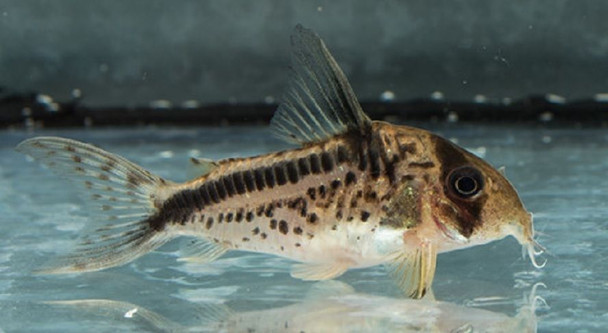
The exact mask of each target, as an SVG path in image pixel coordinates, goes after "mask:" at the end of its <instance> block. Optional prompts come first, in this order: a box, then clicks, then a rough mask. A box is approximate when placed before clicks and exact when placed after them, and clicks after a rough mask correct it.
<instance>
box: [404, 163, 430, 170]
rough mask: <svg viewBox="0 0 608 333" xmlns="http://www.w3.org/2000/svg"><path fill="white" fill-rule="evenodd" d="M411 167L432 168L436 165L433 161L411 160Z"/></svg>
mask: <svg viewBox="0 0 608 333" xmlns="http://www.w3.org/2000/svg"><path fill="white" fill-rule="evenodd" d="M408 166H409V167H410V168H421V169H430V168H434V167H435V163H433V162H411V163H409V164H408Z"/></svg>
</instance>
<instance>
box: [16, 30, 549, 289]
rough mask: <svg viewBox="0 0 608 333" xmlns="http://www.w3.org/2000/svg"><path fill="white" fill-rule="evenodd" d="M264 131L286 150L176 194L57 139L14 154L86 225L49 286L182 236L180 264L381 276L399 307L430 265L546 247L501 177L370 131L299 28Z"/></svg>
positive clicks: (386, 130)
mask: <svg viewBox="0 0 608 333" xmlns="http://www.w3.org/2000/svg"><path fill="white" fill-rule="evenodd" d="M291 44H292V66H291V75H290V78H289V82H288V85H287V89H286V92H285V95H284V97H283V99H282V101H281V103H280V105H279V107H278V109H277V111H276V112H275V114H274V116H273V118H272V120H271V127H272V129H273V132H274V133H275V134H276V135H277V136H278V137H279V138H281V139H283V140H285V141H286V142H288V143H291V144H294V145H295V147H294V148H292V149H288V150H283V151H279V152H273V153H268V154H262V155H258V156H252V157H236V158H228V159H223V160H219V161H213V160H209V159H196V160H195V161H194V162H195V164H196V165H197V167H198V170H200V176H198V177H196V178H194V179H192V180H190V181H187V182H184V183H175V182H172V181H170V180H167V179H164V178H162V177H160V176H158V175H155V174H153V173H151V172H149V171H147V170H145V169H144V168H142V167H140V166H138V165H136V164H134V163H132V162H130V161H128V160H127V159H125V158H123V157H121V156H118V155H115V154H112V153H110V152H107V151H104V150H102V149H100V148H97V147H95V146H93V145H91V144H87V143H82V142H78V141H75V140H71V139H68V138H59V137H34V138H31V139H27V140H25V141H23V142H22V143H20V144H19V145H18V146H17V147H16V150H17V151H20V152H22V153H25V154H27V155H29V156H31V157H32V158H33V159H35V160H37V161H39V162H41V163H42V164H44V165H46V166H48V168H50V169H51V170H53V171H55V172H56V173H57V174H59V175H61V176H64V177H66V178H68V179H70V180H71V181H72V182H73V183H75V184H76V185H77V186H79V187H80V188H81V189H82V190H84V193H85V194H84V195H83V198H84V199H85V200H87V202H88V206H89V207H90V208H89V209H90V210H91V211H93V212H94V213H96V214H95V215H96V216H95V218H94V219H92V221H91V222H90V223H91V225H92V228H91V231H90V232H87V233H86V234H85V235H84V236H83V238H82V240H81V242H80V244H79V245H78V247H77V248H76V250H75V251H74V253H73V254H70V255H68V256H65V257H62V258H59V259H57V260H55V261H54V262H52V263H51V264H48V265H47V266H46V267H43V268H42V269H41V270H40V271H39V272H40V273H46V274H60V273H81V272H90V271H98V270H102V269H106V268H109V267H114V266H119V265H123V264H125V263H128V262H130V261H133V260H135V259H136V258H138V257H140V256H142V255H144V254H146V253H148V252H150V251H152V250H154V249H156V248H158V247H160V246H161V245H163V244H165V243H167V242H168V241H170V240H172V239H174V238H178V237H186V238H185V239H186V240H187V241H186V242H185V243H186V245H185V246H184V248H183V252H182V257H181V258H180V259H179V260H185V261H194V262H200V263H206V262H211V261H213V260H215V259H217V258H218V257H220V256H222V255H223V254H224V253H226V252H227V251H231V250H240V251H251V252H260V253H267V254H273V255H278V256H281V257H285V258H289V259H292V260H294V261H296V262H297V263H295V264H294V265H293V266H292V270H291V275H292V276H293V277H294V278H298V279H302V280H312V281H316V280H327V279H333V278H336V277H338V276H340V275H342V274H343V273H344V272H346V271H347V270H349V269H357V268H366V267H371V266H376V265H385V266H386V267H387V270H388V271H389V273H390V274H391V275H392V276H393V278H394V280H395V282H396V284H397V285H398V286H399V288H401V290H402V291H403V292H404V294H405V295H407V296H409V297H411V298H422V297H423V296H424V295H425V294H426V293H427V292H428V291H429V290H430V288H431V285H432V281H433V278H434V274H435V268H436V258H437V255H438V254H439V253H443V252H448V251H453V250H458V249H463V248H468V247H472V246H476V245H481V244H485V243H488V242H491V241H494V240H498V239H502V238H504V237H507V236H513V237H515V238H516V240H517V241H518V242H519V243H520V244H521V245H522V247H523V249H524V250H527V252H528V255H529V257H530V259H531V260H532V263H533V264H534V266H536V267H542V264H538V263H537V262H536V260H535V257H536V256H538V255H539V254H540V253H542V251H543V249H542V247H541V246H540V244H538V242H536V241H535V239H534V236H535V234H534V228H533V221H532V214H531V213H529V212H528V211H527V210H526V209H525V207H524V205H523V203H522V201H521V199H520V197H519V195H518V194H517V191H516V190H515V188H514V187H513V185H512V184H511V183H510V182H509V181H508V180H507V179H506V178H505V176H504V174H503V172H501V171H500V170H497V169H495V168H494V167H492V166H491V165H490V164H488V163H487V162H485V161H484V160H482V159H481V158H479V157H477V156H475V155H474V154H472V153H470V152H468V151H467V150H465V149H463V148H461V147H459V146H457V145H456V144H454V143H452V142H451V141H449V140H447V139H445V138H442V137H441V136H439V135H436V134H434V133H431V132H429V131H426V130H423V129H419V128H415V127H410V126H404V125H395V124H390V123H388V122H383V121H372V120H371V119H370V118H369V117H368V116H367V115H366V114H365V113H364V111H363V110H362V108H361V105H360V104H359V102H358V100H357V97H356V96H355V93H354V91H353V89H352V87H351V86H350V83H349V82H348V80H347V78H346V76H345V75H344V73H343V71H342V70H341V69H340V67H339V65H338V64H337V62H336V60H335V59H334V58H333V56H332V55H331V53H330V52H329V50H328V48H327V47H326V45H325V43H324V42H323V40H322V39H321V38H320V37H319V36H318V35H317V34H316V33H314V32H313V31H311V30H309V29H306V28H304V27H302V26H301V25H298V26H296V28H295V30H294V33H293V35H292V38H291Z"/></svg>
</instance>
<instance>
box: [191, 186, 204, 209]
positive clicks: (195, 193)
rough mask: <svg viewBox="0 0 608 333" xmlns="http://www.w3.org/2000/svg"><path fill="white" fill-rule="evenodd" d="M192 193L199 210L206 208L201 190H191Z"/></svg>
mask: <svg viewBox="0 0 608 333" xmlns="http://www.w3.org/2000/svg"><path fill="white" fill-rule="evenodd" d="M190 195H192V199H193V200H194V204H195V205H196V208H198V209H199V210H203V208H205V202H204V200H203V198H202V197H201V194H200V192H199V191H196V190H195V191H190Z"/></svg>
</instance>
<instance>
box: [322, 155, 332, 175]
mask: <svg viewBox="0 0 608 333" xmlns="http://www.w3.org/2000/svg"><path fill="white" fill-rule="evenodd" d="M321 166H322V167H323V171H325V172H330V171H331V170H333V168H334V160H333V159H332V158H331V155H330V154H329V153H328V152H323V153H321Z"/></svg>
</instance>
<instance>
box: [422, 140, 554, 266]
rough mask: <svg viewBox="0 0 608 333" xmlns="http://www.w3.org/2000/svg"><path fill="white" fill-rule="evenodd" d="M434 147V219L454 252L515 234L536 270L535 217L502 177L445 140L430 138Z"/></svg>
mask: <svg viewBox="0 0 608 333" xmlns="http://www.w3.org/2000/svg"><path fill="white" fill-rule="evenodd" d="M430 142H431V146H432V147H433V150H432V151H433V153H434V156H435V158H436V161H437V163H436V164H437V168H436V169H435V170H434V171H435V172H436V175H435V177H432V178H434V180H435V182H434V184H435V185H434V191H432V193H433V194H434V195H433V196H432V198H431V200H430V202H431V216H432V219H433V221H434V222H435V224H436V226H437V227H438V228H439V230H441V231H442V232H443V234H444V235H445V236H447V238H448V239H449V240H451V241H452V242H448V243H451V244H452V248H464V247H469V246H474V245H479V244H484V243H488V242H491V241H494V240H498V239H502V238H504V237H506V236H509V235H511V236H514V237H515V238H516V239H517V240H518V241H519V243H520V244H522V246H524V247H525V248H526V249H527V250H528V253H529V255H530V258H531V259H532V262H533V263H534V264H535V266H536V265H537V264H536V262H535V261H534V256H535V255H537V254H538V251H536V250H535V248H539V247H540V245H539V244H538V243H536V242H535V241H534V228H533V223H532V214H531V213H530V212H528V211H527V210H526V208H525V207H524V204H523V203H522V200H521V198H520V197H519V195H518V193H517V191H516V190H515V188H514V187H513V185H512V184H511V183H510V182H509V181H508V180H507V178H506V177H505V175H504V173H503V172H501V171H499V170H497V169H495V168H494V167H492V166H491V165H490V164H488V163H486V162H485V161H484V160H482V159H481V158H479V157H477V156H475V155H474V154H472V153H469V152H467V151H466V150H464V149H462V148H460V147H458V146H457V145H455V144H453V143H452V142H450V141H448V140H446V139H444V138H441V137H439V136H436V135H434V134H430ZM540 248H542V247H540Z"/></svg>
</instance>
